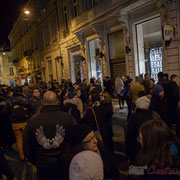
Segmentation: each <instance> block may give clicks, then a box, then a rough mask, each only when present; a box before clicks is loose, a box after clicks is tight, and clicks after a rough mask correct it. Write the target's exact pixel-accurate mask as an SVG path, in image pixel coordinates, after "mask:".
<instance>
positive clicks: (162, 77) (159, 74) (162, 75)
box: [158, 72, 164, 80]
mask: <svg viewBox="0 0 180 180" xmlns="http://www.w3.org/2000/svg"><path fill="white" fill-rule="evenodd" d="M158 79H159V80H162V79H164V73H163V72H159V73H158Z"/></svg>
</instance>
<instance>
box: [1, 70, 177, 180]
mask: <svg viewBox="0 0 180 180" xmlns="http://www.w3.org/2000/svg"><path fill="white" fill-rule="evenodd" d="M177 78H178V77H177V75H171V77H170V80H169V79H168V78H167V76H165V75H164V74H163V73H162V72H160V73H159V74H158V79H159V81H158V82H157V84H155V81H154V79H151V78H150V75H149V74H145V77H144V78H143V77H142V76H138V77H136V78H135V81H134V80H133V79H131V78H130V77H128V76H127V77H125V76H122V77H120V76H118V77H117V78H116V79H115V82H114V85H115V88H114V89H113V83H112V80H111V78H110V77H108V76H107V77H104V78H103V83H102V84H101V80H100V79H99V78H98V79H97V80H96V79H95V78H91V79H90V83H89V84H88V82H87V80H86V79H84V80H83V82H80V81H77V82H76V83H74V84H73V83H72V82H70V80H68V81H65V80H64V81H62V83H61V84H59V83H57V82H53V83H47V84H41V85H39V86H38V87H34V86H29V85H28V84H24V85H23V86H16V87H14V86H13V85H11V86H10V87H2V86H1V87H0V114H1V126H0V128H1V130H0V146H1V149H0V175H1V174H4V175H6V176H7V178H8V179H9V180H10V179H13V178H14V175H13V172H12V170H11V169H10V167H9V166H8V163H7V161H6V159H5V157H4V154H3V150H4V149H8V148H13V149H16V151H17V152H18V155H19V159H20V160H21V161H29V162H31V163H32V164H33V165H35V166H36V167H37V178H38V180H46V179H47V180H50V179H53V180H56V179H65V180H66V179H70V180H76V179H82V180H85V179H87V180H88V179H89V180H90V179H92V180H96V179H97V180H102V179H114V180H116V179H117V180H118V179H119V178H120V173H119V169H118V162H117V159H116V158H115V156H114V143H113V139H112V138H113V136H114V134H113V123H112V115H113V113H114V107H113V102H112V98H114V97H116V96H117V97H118V99H119V108H120V109H123V108H125V104H127V108H128V116H127V127H126V129H125V132H126V133H125V134H126V136H125V144H126V155H127V157H128V158H129V162H130V164H131V165H134V166H144V165H146V166H148V167H150V166H152V165H153V167H155V168H156V169H157V168H159V169H161V170H163V169H164V168H167V167H168V168H172V169H175V170H177V169H178V168H180V163H179V162H180V159H179V157H180V149H179V148H180V146H179V140H178V137H179V135H180V128H179V127H180V123H179V112H178V101H179V88H178V85H177V81H178V80H177ZM172 124H176V127H177V128H176V132H175V133H172ZM1 167H2V168H1ZM148 172H149V171H148V170H147V172H145V175H144V176H142V177H141V176H129V178H132V179H134V178H135V179H136V178H145V179H148V178H149V177H150V178H156V177H157V176H158V179H160V178H162V175H160V173H159V174H158V175H157V173H156V174H155V173H151V174H150V173H149V174H148ZM167 174H168V173H167ZM168 175H169V174H168ZM168 175H167V177H169V176H170V177H171V178H175V179H176V178H177V179H178V178H179V175H180V173H179V174H178V172H177V173H174V174H171V175H169V176H168ZM163 177H164V176H163Z"/></svg>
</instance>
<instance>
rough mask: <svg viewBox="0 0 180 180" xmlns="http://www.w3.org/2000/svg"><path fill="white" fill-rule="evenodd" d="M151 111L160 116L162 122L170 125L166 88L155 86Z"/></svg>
mask: <svg viewBox="0 0 180 180" xmlns="http://www.w3.org/2000/svg"><path fill="white" fill-rule="evenodd" d="M151 109H152V110H153V111H156V112H157V113H158V114H159V115H160V117H161V120H163V121H164V122H166V123H167V124H168V125H170V122H169V119H168V103H167V98H166V97H164V88H163V87H162V86H161V85H158V84H156V85H155V86H154V95H153V96H152V98H151Z"/></svg>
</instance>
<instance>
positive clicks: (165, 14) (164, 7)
mask: <svg viewBox="0 0 180 180" xmlns="http://www.w3.org/2000/svg"><path fill="white" fill-rule="evenodd" d="M154 2H155V4H156V6H157V7H158V8H159V10H160V14H161V22H162V25H164V24H170V14H169V6H168V0H154Z"/></svg>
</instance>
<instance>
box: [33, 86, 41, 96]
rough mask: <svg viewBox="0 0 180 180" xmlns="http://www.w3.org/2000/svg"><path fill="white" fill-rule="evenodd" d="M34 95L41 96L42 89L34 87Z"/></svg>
mask: <svg viewBox="0 0 180 180" xmlns="http://www.w3.org/2000/svg"><path fill="white" fill-rule="evenodd" d="M33 96H35V97H39V96H40V91H39V89H38V88H34V89H33Z"/></svg>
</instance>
